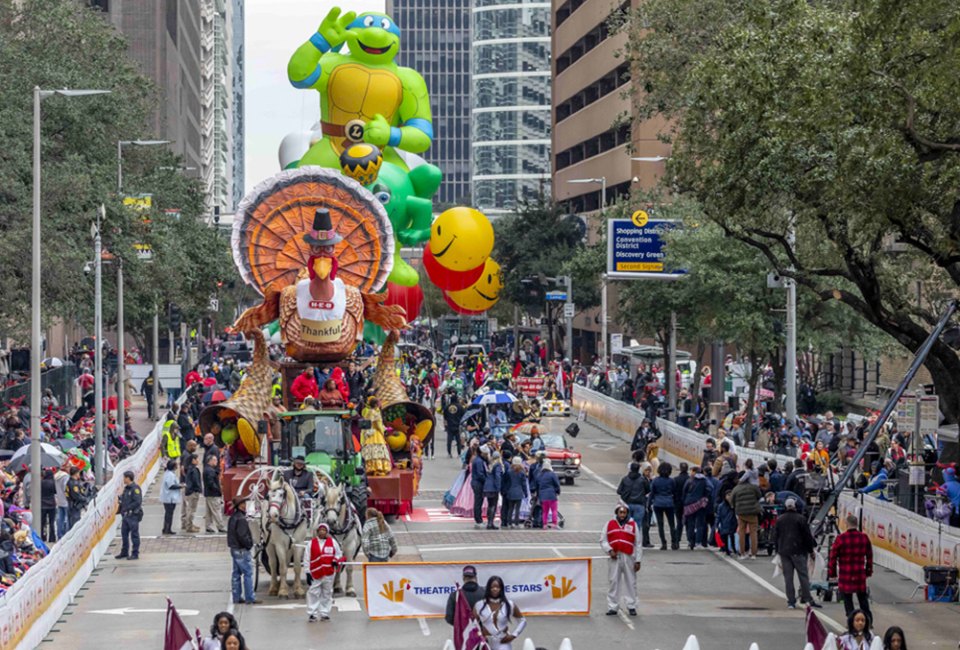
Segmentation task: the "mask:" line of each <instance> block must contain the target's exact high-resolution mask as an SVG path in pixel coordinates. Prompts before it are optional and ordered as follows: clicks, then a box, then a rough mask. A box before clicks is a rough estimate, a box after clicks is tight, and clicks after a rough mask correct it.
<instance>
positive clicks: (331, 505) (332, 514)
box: [323, 485, 361, 596]
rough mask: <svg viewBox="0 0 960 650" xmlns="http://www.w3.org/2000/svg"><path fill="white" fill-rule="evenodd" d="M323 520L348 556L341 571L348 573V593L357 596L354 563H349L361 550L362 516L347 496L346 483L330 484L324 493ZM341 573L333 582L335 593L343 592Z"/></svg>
mask: <svg viewBox="0 0 960 650" xmlns="http://www.w3.org/2000/svg"><path fill="white" fill-rule="evenodd" d="M323 503H324V510H323V520H324V521H325V522H326V523H327V525H328V526H329V527H330V534H331V535H333V536H334V538H335V539H336V540H337V543H338V544H340V549H341V550H342V551H343V554H344V556H346V558H347V562H348V564H347V565H346V566H345V567H344V568H343V570H342V571H341V572H340V573H344V572H345V573H346V574H347V579H346V583H347V584H346V595H347V596H356V595H357V592H356V590H355V589H354V588H353V565H352V564H349V563H351V562H353V561H354V559H355V558H356V557H357V553H359V551H360V532H361V531H360V517H359V515H358V514H357V510H356V508H354V507H353V504H352V503H351V502H350V499H349V498H347V490H346V486H345V485H328V486H326V490H325V493H324V495H323ZM340 573H337V577H336V579H335V580H334V583H333V593H335V594H337V593H341V586H340Z"/></svg>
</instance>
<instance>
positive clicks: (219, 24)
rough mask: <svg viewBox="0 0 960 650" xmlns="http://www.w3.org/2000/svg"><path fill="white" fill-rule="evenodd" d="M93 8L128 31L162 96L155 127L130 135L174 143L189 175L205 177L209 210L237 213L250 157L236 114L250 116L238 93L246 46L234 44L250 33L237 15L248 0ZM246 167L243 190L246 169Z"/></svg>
mask: <svg viewBox="0 0 960 650" xmlns="http://www.w3.org/2000/svg"><path fill="white" fill-rule="evenodd" d="M90 4H91V5H92V6H95V7H97V8H99V9H100V10H101V11H104V12H105V13H106V14H107V15H108V16H109V20H110V22H111V23H112V24H113V25H114V27H116V29H117V30H118V31H120V32H122V33H123V35H124V37H125V38H126V40H127V43H128V48H129V52H130V55H131V56H132V57H133V59H134V60H135V61H136V62H137V63H138V64H139V66H140V70H141V72H143V74H145V75H146V76H148V77H149V78H150V79H152V80H153V81H154V83H155V84H156V85H157V88H158V91H159V93H160V97H159V101H158V103H157V107H156V111H155V112H154V115H153V118H152V120H151V123H150V124H148V125H146V126H145V129H144V133H142V134H136V133H135V134H130V138H131V139H135V138H138V137H158V138H162V139H165V140H171V141H172V144H171V145H170V147H171V149H172V150H173V151H175V152H176V153H178V154H180V155H181V156H182V157H183V164H184V166H185V167H186V170H185V172H184V173H188V174H190V175H194V176H198V177H199V178H200V179H201V181H202V183H203V187H204V194H205V202H206V206H207V209H208V210H210V211H211V212H212V211H213V209H214V208H215V207H217V208H219V209H220V210H221V211H229V210H232V209H233V207H234V202H235V199H236V192H235V190H234V186H235V184H236V182H237V178H238V177H237V176H236V173H235V169H236V167H237V166H238V164H239V162H240V158H242V156H243V149H242V142H243V136H242V133H243V131H242V116H241V117H240V118H237V117H236V116H235V111H236V110H241V111H242V101H239V102H238V101H237V92H238V90H237V89H236V87H237V86H238V85H239V92H240V93H241V98H242V88H243V86H242V74H243V71H242V67H241V68H240V70H239V71H238V70H237V69H236V68H237V66H236V62H237V59H238V56H239V57H240V60H242V44H241V45H240V48H241V49H240V51H239V52H238V51H237V49H236V44H235V43H234V42H233V38H234V34H235V33H236V34H238V35H239V37H240V38H241V39H242V35H243V16H242V13H241V14H240V16H239V19H238V17H237V16H235V10H236V8H237V7H240V6H241V5H242V2H241V0H196V1H191V2H186V1H179V2H178V1H176V0H162V1H161V0H96V1H94V2H91V3H90ZM238 74H239V84H238V76H237V75H238ZM238 121H239V122H240V124H239V125H238V124H237V122H238ZM238 128H239V129H240V130H239V131H238V130H237V129H238ZM237 147H239V152H238V151H237ZM238 155H239V158H238V157H237V156H238ZM239 167H240V171H239V174H241V176H240V177H239V178H240V181H241V182H240V187H241V188H242V186H243V184H242V173H243V172H242V164H241V165H239Z"/></svg>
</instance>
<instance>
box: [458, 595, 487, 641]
mask: <svg viewBox="0 0 960 650" xmlns="http://www.w3.org/2000/svg"><path fill="white" fill-rule="evenodd" d="M482 644H483V634H482V633H481V632H480V626H479V625H477V621H476V620H475V619H474V618H473V616H472V615H471V611H470V603H469V602H467V597H466V596H464V595H463V590H460V589H458V590H457V606H456V609H455V610H454V611H453V647H454V648H456V650H478V648H480V646H481V645H482Z"/></svg>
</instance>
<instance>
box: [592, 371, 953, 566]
mask: <svg viewBox="0 0 960 650" xmlns="http://www.w3.org/2000/svg"><path fill="white" fill-rule="evenodd" d="M573 406H574V408H578V409H580V410H582V411H584V412H585V413H586V414H587V417H588V418H590V420H591V421H592V422H593V423H594V424H596V425H598V426H600V427H601V428H603V429H605V430H607V431H609V432H611V433H613V434H614V435H618V436H619V437H621V438H622V439H624V440H626V441H629V440H630V439H631V438H632V437H633V432H634V431H635V430H636V428H637V427H638V426H639V425H640V423H641V422H642V421H643V418H644V413H643V411H641V410H640V409H637V408H634V407H632V406H630V405H629V404H625V403H623V402H620V401H618V400H615V399H613V398H610V397H607V396H606V395H602V394H600V393H598V392H596V391H592V390H590V389H589V388H585V387H583V386H580V385H576V386H574V391H573ZM657 427H658V428H659V429H660V431H661V432H662V433H663V437H661V438H660V440H658V441H657V442H658V443H659V445H660V448H661V449H662V450H663V451H665V452H667V453H669V454H671V455H673V456H675V457H677V458H679V459H681V460H684V461H686V462H688V463H695V464H700V460H701V459H702V457H703V451H704V448H705V442H706V439H707V437H706V436H705V435H703V434H700V433H697V432H696V431H693V430H691V429H685V428H684V427H681V426H680V425H679V424H676V423H675V422H669V421H667V420H663V419H658V420H657ZM737 457H738V459H739V460H740V462H743V461H744V460H746V459H747V458H752V459H753V462H754V465H756V464H758V463H761V462H766V460H767V459H768V458H776V459H777V462H778V463H779V464H780V465H783V464H784V463H785V462H787V461H791V462H792V461H793V460H795V459H794V458H792V457H789V456H782V455H779V454H771V453H767V452H761V451H757V450H754V449H747V448H744V447H742V446H741V447H738V448H737ZM837 510H838V519H839V520H840V521H842V520H843V518H844V517H845V516H846V515H847V514H848V513H853V514H855V515H857V516H858V517H859V516H860V515H861V512H862V515H863V532H864V533H866V534H867V536H868V537H870V541H871V542H872V543H873V545H874V550H875V552H876V553H875V560H876V562H877V564H879V565H880V566H884V567H887V568H888V569H891V570H892V571H896V572H897V573H899V574H900V575H903V576H906V577H908V578H910V579H912V580H915V581H917V582H922V581H923V567H924V566H927V565H944V566H960V529H958V528H954V527H951V526H940V525H938V524H937V523H936V522H935V521H933V520H931V519H928V518H926V517H921V516H920V515H917V514H915V513H913V512H910V511H908V510H905V509H903V508H900V507H899V506H897V505H895V504H893V503H889V502H885V501H881V500H879V499H877V498H875V497H871V496H863V495H859V494H854V493H853V492H850V491H846V492H844V493H843V494H842V495H841V496H840V499H839V501H838V503H837Z"/></svg>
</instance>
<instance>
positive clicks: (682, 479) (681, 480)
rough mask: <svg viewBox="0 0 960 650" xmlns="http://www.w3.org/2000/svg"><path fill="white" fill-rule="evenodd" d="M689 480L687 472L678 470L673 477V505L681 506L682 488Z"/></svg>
mask: <svg viewBox="0 0 960 650" xmlns="http://www.w3.org/2000/svg"><path fill="white" fill-rule="evenodd" d="M689 480H690V473H689V472H680V473H679V474H677V475H676V476H674V477H673V485H674V490H673V505H674V506H675V507H677V508H682V507H683V488H685V487H686V486H687V481H689Z"/></svg>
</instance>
